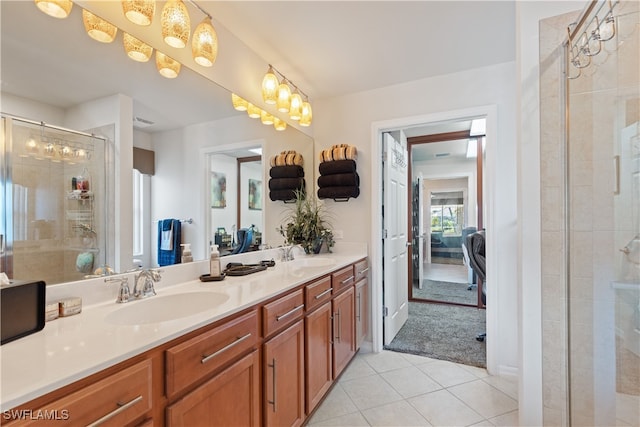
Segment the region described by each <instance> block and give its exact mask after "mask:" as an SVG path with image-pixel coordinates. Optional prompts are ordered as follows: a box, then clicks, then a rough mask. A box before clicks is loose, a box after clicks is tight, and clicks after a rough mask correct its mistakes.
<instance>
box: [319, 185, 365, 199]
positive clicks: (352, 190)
mask: <svg viewBox="0 0 640 427" xmlns="http://www.w3.org/2000/svg"><path fill="white" fill-rule="evenodd" d="M359 195H360V188H359V187H323V188H319V189H318V198H319V199H341V200H343V199H349V198H351V197H353V198H354V199H355V198H356V197H358V196H359Z"/></svg>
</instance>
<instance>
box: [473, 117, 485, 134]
mask: <svg viewBox="0 0 640 427" xmlns="http://www.w3.org/2000/svg"><path fill="white" fill-rule="evenodd" d="M486 134H487V119H486V118H482V119H473V120H471V130H469V136H483V135H486Z"/></svg>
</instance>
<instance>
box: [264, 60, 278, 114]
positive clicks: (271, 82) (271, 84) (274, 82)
mask: <svg viewBox="0 0 640 427" xmlns="http://www.w3.org/2000/svg"><path fill="white" fill-rule="evenodd" d="M262 100H263V101H264V102H265V103H267V104H271V105H275V104H276V102H277V100H278V77H276V74H275V73H274V71H273V67H272V66H271V64H269V69H268V70H267V74H265V75H264V78H263V79H262Z"/></svg>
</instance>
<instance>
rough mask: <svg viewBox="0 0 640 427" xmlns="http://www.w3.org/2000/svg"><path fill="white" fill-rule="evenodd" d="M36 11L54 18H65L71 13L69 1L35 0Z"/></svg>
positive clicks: (70, 2) (71, 5) (71, 4)
mask: <svg viewBox="0 0 640 427" xmlns="http://www.w3.org/2000/svg"><path fill="white" fill-rule="evenodd" d="M35 2H36V6H38V9H40V10H41V11H43V12H44V13H46V14H47V15H49V16H53V17H54V18H66V17H67V16H69V13H71V8H72V7H73V2H72V1H71V0H35Z"/></svg>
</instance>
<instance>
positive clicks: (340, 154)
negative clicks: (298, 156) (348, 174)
mask: <svg viewBox="0 0 640 427" xmlns="http://www.w3.org/2000/svg"><path fill="white" fill-rule="evenodd" d="M357 158H358V149H357V148H356V146H355V145H348V144H340V145H334V146H332V147H331V148H327V149H326V150H322V151H321V152H320V155H319V160H320V163H322V162H330V161H335V160H347V159H348V160H356V159H357Z"/></svg>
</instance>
